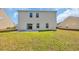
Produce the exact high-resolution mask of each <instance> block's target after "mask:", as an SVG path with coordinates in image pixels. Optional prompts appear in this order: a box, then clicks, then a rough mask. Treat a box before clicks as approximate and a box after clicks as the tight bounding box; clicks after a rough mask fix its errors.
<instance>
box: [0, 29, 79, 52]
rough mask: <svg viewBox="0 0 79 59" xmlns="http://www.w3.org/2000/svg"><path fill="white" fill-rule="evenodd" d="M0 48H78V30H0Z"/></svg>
mask: <svg viewBox="0 0 79 59" xmlns="http://www.w3.org/2000/svg"><path fill="white" fill-rule="evenodd" d="M0 50H1V51H2V50H8V51H17V50H18V51H20V50H22V51H29V50H31V51H50V50H55V51H61V50H71V51H72V50H79V31H68V30H57V31H47V32H2V33H0Z"/></svg>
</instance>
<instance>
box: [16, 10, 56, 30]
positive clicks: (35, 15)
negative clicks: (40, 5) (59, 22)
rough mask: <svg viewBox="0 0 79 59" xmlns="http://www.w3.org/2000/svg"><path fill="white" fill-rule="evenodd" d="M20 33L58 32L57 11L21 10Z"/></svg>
mask: <svg viewBox="0 0 79 59" xmlns="http://www.w3.org/2000/svg"><path fill="white" fill-rule="evenodd" d="M17 29H18V30H19V31H39V30H56V11H44V10H43V11H42V10H41V11H40V10H32V11H30V10H19V11H18V28H17Z"/></svg>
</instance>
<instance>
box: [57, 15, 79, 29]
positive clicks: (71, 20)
mask: <svg viewBox="0 0 79 59" xmlns="http://www.w3.org/2000/svg"><path fill="white" fill-rule="evenodd" d="M58 28H62V29H78V30H79V17H74V16H69V17H68V18H66V19H65V20H64V21H63V22H61V23H59V24H58Z"/></svg>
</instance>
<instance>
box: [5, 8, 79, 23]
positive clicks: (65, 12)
mask: <svg viewBox="0 0 79 59" xmlns="http://www.w3.org/2000/svg"><path fill="white" fill-rule="evenodd" d="M17 10H48V11H49V10H52V11H53V10H55V11H57V17H56V18H57V23H59V22H62V21H63V20H64V19H65V18H67V17H68V16H76V17H79V9H78V8H5V9H4V11H5V12H6V14H7V15H8V16H9V17H10V18H11V20H12V21H13V22H14V23H15V24H17V22H18V12H17Z"/></svg>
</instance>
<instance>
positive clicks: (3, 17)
mask: <svg viewBox="0 0 79 59" xmlns="http://www.w3.org/2000/svg"><path fill="white" fill-rule="evenodd" d="M14 26H15V24H14V23H13V22H12V21H11V19H10V17H9V16H8V15H7V14H6V12H5V10H4V9H3V8H0V30H4V29H7V28H10V27H14Z"/></svg>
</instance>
